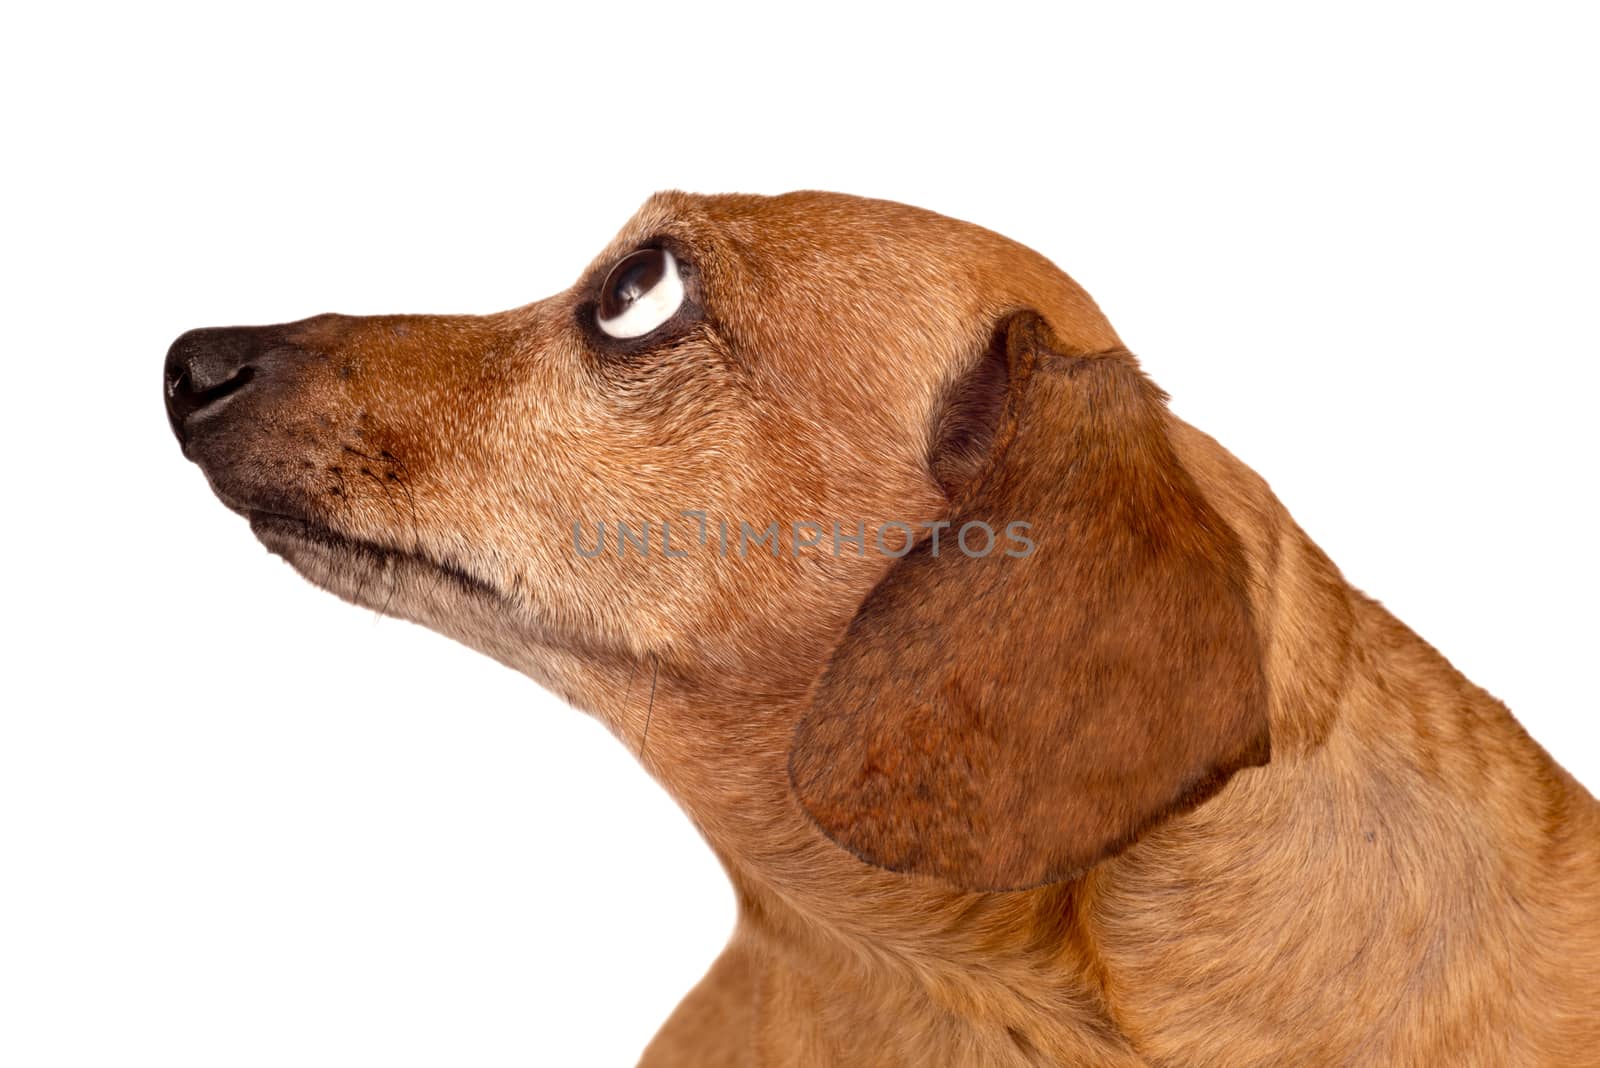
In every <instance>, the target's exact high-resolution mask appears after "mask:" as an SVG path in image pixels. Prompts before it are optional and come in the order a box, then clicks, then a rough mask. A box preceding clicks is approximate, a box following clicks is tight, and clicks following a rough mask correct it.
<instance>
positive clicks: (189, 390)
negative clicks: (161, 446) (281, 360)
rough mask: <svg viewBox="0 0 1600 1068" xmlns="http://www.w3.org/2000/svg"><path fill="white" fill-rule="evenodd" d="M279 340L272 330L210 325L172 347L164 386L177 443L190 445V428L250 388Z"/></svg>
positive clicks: (179, 339) (174, 343)
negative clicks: (228, 399) (243, 390)
mask: <svg viewBox="0 0 1600 1068" xmlns="http://www.w3.org/2000/svg"><path fill="white" fill-rule="evenodd" d="M279 340H280V339H279V338H278V337H277V336H276V335H275V332H274V331H272V330H271V329H270V328H263V327H211V328H207V329H204V330H191V331H189V332H188V333H187V334H184V335H183V336H182V337H180V338H178V340H176V341H174V342H173V343H172V347H171V348H170V349H168V350H167V362H166V369H165V374H164V375H163V378H162V384H163V387H164V389H163V392H164V394H165V397H166V402H167V418H168V420H169V421H170V422H171V423H172V432H173V433H174V434H176V435H177V437H178V443H179V444H180V445H187V444H188V442H189V435H190V431H191V426H192V424H193V423H194V422H195V421H196V420H198V419H199V418H201V417H202V415H203V414H204V413H206V412H207V411H209V410H211V409H213V408H215V407H216V406H217V405H219V404H220V403H221V402H222V401H224V400H225V399H227V398H228V397H231V396H233V395H234V394H235V393H238V392H239V391H240V390H242V389H244V388H245V387H246V386H248V385H249V384H250V382H251V380H252V379H253V378H255V376H256V374H257V373H258V371H259V370H260V366H261V363H262V358H263V356H264V355H265V354H266V353H267V352H269V351H270V350H271V349H272V348H274V347H275V346H276V345H277V344H278V343H279Z"/></svg>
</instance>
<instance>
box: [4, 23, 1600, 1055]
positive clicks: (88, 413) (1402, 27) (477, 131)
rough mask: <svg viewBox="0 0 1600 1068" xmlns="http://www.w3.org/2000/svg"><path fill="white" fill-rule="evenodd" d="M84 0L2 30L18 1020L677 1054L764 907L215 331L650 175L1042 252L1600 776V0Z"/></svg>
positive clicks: (270, 1045)
mask: <svg viewBox="0 0 1600 1068" xmlns="http://www.w3.org/2000/svg"><path fill="white" fill-rule="evenodd" d="M1093 7H1094V10H1092V11H1088V10H1084V11H1075V10H1071V9H1069V8H1065V7H1060V6H1053V7H1052V8H1051V9H1050V11H1051V13H1050V14H1044V13H1041V12H1028V11H1024V10H1021V9H1008V8H1006V7H1005V6H1004V5H1001V4H995V3H985V4H981V5H977V6H976V7H974V8H970V9H969V10H968V11H967V13H966V14H965V15H964V16H963V17H962V18H961V19H960V20H957V19H956V18H955V17H954V16H951V15H945V14H940V13H938V12H937V11H936V10H935V9H934V8H933V7H932V6H928V5H919V6H916V7H909V8H906V9H904V10H902V11H900V12H898V13H887V12H885V13H884V14H876V13H874V11H875V10H876V9H869V7H868V5H865V4H849V5H845V6H839V7H830V6H828V5H821V6H818V5H811V4H808V5H792V6H790V7H787V8H784V9H782V10H781V11H779V10H776V9H774V10H771V11H767V10H765V9H761V8H758V7H757V6H755V5H743V6H730V7H726V8H710V7H706V8H697V7H695V6H694V5H690V4H683V3H672V4H655V5H646V6H643V7H639V8H629V7H628V6H627V5H625V4H621V3H607V4H604V5H594V6H590V5H580V4H562V5H552V6H551V7H550V9H548V10H545V11H537V10H536V7H535V5H531V4H523V5H516V6H514V7H508V8H506V9H504V10H489V9H478V8H475V7H471V6H467V5H451V7H450V9H449V10H448V12H446V10H445V8H443V7H442V6H441V7H440V8H439V9H438V10H426V9H423V8H420V7H418V6H415V5H407V4H386V5H372V6H370V7H360V8H340V7H336V6H329V5H326V4H314V5H313V4H298V3H277V4H272V5H260V6H258V7H256V8H252V9H249V10H248V11H247V10H245V9H242V8H228V7H225V6H223V5H215V4H205V5H198V4H197V5H193V6H181V5H173V4H156V5H151V4H128V5H104V6H100V7H95V6H92V5H91V6H64V5H53V6H50V7H49V9H48V10H49V13H48V14H43V13H42V12H44V11H45V10H46V9H45V7H44V6H42V5H36V6H35V9H34V10H33V11H32V12H30V13H28V14H19V13H18V10H19V9H16V8H13V9H12V13H11V14H8V15H6V16H5V26H4V28H3V29H0V80H3V86H0V88H3V96H0V108H3V109H4V134H3V137H4V140H3V149H4V163H3V170H0V182H3V183H4V185H5V190H4V198H3V201H0V203H3V209H0V210H3V212H4V232H3V238H0V243H3V249H0V255H3V257H4V260H3V269H4V273H5V279H4V282H5V285H4V293H5V315H4V324H3V325H4V334H5V342H4V351H5V354H6V357H7V361H6V366H5V372H6V377H5V388H4V389H3V390H0V396H3V398H4V404H5V405H6V415H5V418H4V421H3V428H4V434H5V438H4V456H5V462H6V467H5V500H6V508H5V522H4V526H3V533H0V536H3V537H4V539H5V542H4V567H5V573H6V612H5V617H4V618H5V626H6V628H7V631H8V635H7V637H6V640H5V643H4V658H5V659H4V689H5V693H4V698H3V700H4V713H3V715H4V719H3V722H0V1063H4V1064H6V1065H10V1066H16V1068H31V1066H35V1065H84V1066H88V1065H94V1066H101V1065H116V1066H123V1065H144V1064H150V1065H162V1066H164V1068H177V1066H191V1065H192V1066H207V1068H212V1066H216V1065H287V1064H294V1065H330V1066H344V1065H385V1066H395V1065H451V1066H456V1065H473V1066H480V1065H511V1064H522V1065H526V1064H538V1065H589V1064H596V1065H612V1064H627V1063H631V1062H632V1059H633V1058H634V1057H635V1056H636V1055H637V1053H638V1051H639V1050H640V1048H642V1046H643V1044H644V1043H645V1041H646V1040H647V1039H648V1037H649V1036H650V1035H651V1033H652V1032H653V1031H654V1028H655V1027H656V1025H657V1024H658V1023H659V1022H660V1021H661V1020H662V1019H663V1018H664V1017H665V1016H666V1015H667V1013H668V1012H669V1011H670V1009H671V1008H672V1006H673V1005H674V1004H675V1002H676V1000H677V999H678V997H679V996H680V995H681V994H682V993H683V992H684V991H686V990H687V989H688V988H689V986H690V985H691V984H692V983H693V982H694V981H695V979H697V978H698V976H699V974H700V973H701V971H702V970H703V968H704V967H705V966H706V965H707V963H709V961H710V960H711V959H712V958H713V956H714V955H715V954H716V953H717V951H718V950H719V949H720V947H721V944H722V942H723V940H724V939H725V938H726V936H727V934H728V932H729V930H730V926H731V923H732V908H733V906H732V897H731V894H730V892H729V891H728V889H727V888H726V886H725V884H724V882H723V879H722V876H721V873H720V870H719V869H718V868H717V866H716V864H715V863H714V862H713V860H712V859H711V857H710V856H709V854H708V853H707V851H706V850H705V848H704V846H703V845H702V843H701V842H700V840H699V838H698V837H697V836H696V834H695V832H694V831H693V829H692V828H691V827H690V826H689V825H688V823H687V821H686V820H685V819H684V818H683V817H682V816H681V815H680V814H679V812H678V811H677V809H676V808H675V807H674V806H673V804H672V802H671V801H670V800H669V799H668V798H667V797H666V796H665V795H664V794H663V793H662V792H661V791H660V790H659V789H658V788H657V787H656V786H655V784H654V783H653V782H652V781H651V780H649V779H648V778H647V776H646V775H645V774H644V773H643V772H641V771H640V770H639V769H638V767H637V766H636V765H635V764H634V763H633V761H632V758H631V757H630V756H629V754H627V753H626V752H625V751H624V750H623V748H622V747H621V746H620V745H617V744H616V743H615V742H614V741H613V740H612V739H611V738H610V737H609V736H608V735H606V734H605V733H604V732H603V731H602V730H601V729H600V728H599V727H597V726H595V725H594V724H592V723H591V722H590V721H588V720H587V719H586V718H584V717H583V716H582V715H580V714H579V713H577V712H575V711H573V710H571V709H568V708H565V707H562V706H561V705H560V704H559V702H557V701H556V700H554V699H553V698H551V697H549V696H548V695H546V694H544V693H543V692H541V691H539V690H538V689H537V688H536V687H535V686H534V685H533V684H532V683H531V682H529V681H527V680H525V679H522V678H521V677H519V676H516V675H513V674H512V673H510V672H508V671H506V670H505V669H503V668H501V667H498V666H496V665H494V664H492V663H491V662H489V661H488V660H486V659H483V658H480V657H477V656H476V655H474V654H472V653H469V652H467V651H466V650H464V649H462V648H459V647H457V646H455V645H453V644H451V643H449V642H448V641H446V640H444V639H442V638H438V637H436V636H434V635H431V634H428V633H425V632H423V631H421V630H418V629H416V628H414V627H411V626H408V625H406V624H402V623H397V622H393V621H377V620H375V619H374V617H373V615H372V613H370V612H362V611H358V610H356V609H353V608H350V607H348V606H346V605H344V604H342V603H340V602H338V601H336V600H335V599H333V598H331V597H329V596H327V595H325V594H321V593H319V592H317V591H315V590H313V589H312V588H311V587H310V586H308V585H307V584H305V583H304V582H302V581H301V580H300V579H298V578H297V577H296V576H295V575H294V574H293V573H292V572H291V571H289V569H288V568H287V567H286V566H285V565H283V564H281V563H280V562H278V561H277V560H276V559H275V558H272V557H269V556H268V555H267V554H266V553H265V552H264V551H263V550H262V549H261V548H260V547H259V546H258V545H257V544H256V543H255V542H254V541H253V539H252V538H251V536H250V534H249V533H248V531H247V530H246V528H245V525H244V523H243V521H241V520H240V519H238V518H236V517H235V516H233V515H231V514H230V513H227V512H225V511H224V510H223V509H222V508H221V506H219V505H218V504H216V503H215V501H214V500H213V499H212V498H211V497H210V495H209V493H208V492H207V490H206V488H205V485H204V482H203V479H202V478H201V476H200V474H199V472H198V471H197V470H196V469H194V468H193V467H192V466H190V465H188V464H186V463H184V462H183V461H182V460H181V459H180V457H179V455H178V450H177V447H176V445H175V444H174V442H173V441H172V439H171V435H170V433H169V432H168V429H167V426H166V422H165V417H164V415H163V412H162V407H161V402H160V397H159V394H158V389H157V381H158V378H159V372H160V364H161V359H162V356H163V354H164V352H165V349H166V347H167V344H168V343H169V342H170V341H171V339H172V338H173V337H174V336H176V335H177V334H178V333H180V332H181V331H183V330H184V329H187V328H189V327H192V326H199V325H208V324H228V323H243V322H274V321H281V320H286V319H295V318H300V317H302V316H305V315H309V314H312V313H316V312H322V311H330V310H339V311H345V312H352V313H372V312H386V311H473V312H477V311H481V312H486V311H491V310H495V309H499V308H502V307H509V306H513V305H517V304H522V303H525V302H527V301H530V300H533V299H535V298H537V297H540V296H543V295H545V294H547V293H550V292H552V291H554V290H557V289H561V288H564V287H565V286H567V285H568V284H570V283H571V281H572V280H573V278H574V277H575V276H576V274H577V272H578V271H579V269H580V268H581V267H582V266H583V265H584V264H585V263H586V262H587V261H588V259H589V257H590V256H591V255H593V254H594V253H595V252H596V251H597V250H598V249H599V248H600V246H601V245H602V243H603V242H605V241H606V240H607V239H608V238H609V237H610V236H611V234H612V233H614V232H615V230H616V229H617V228H618V227H619V226H620V225H621V224H622V222H623V221H624V220H626V218H627V217H628V216H629V215H630V214H631V213H632V211H633V209H634V208H635V207H636V206H637V204H638V203H639V202H640V201H641V200H643V199H644V197H645V196H646V195H647V194H648V193H650V192H651V191H652V190H654V189H657V188H661V187H673V186H676V187H682V188H687V189H691V190H699V191H720V190H746V191H756V192H780V191H783V190H787V189H791V188H804V187H820V188H827V189H838V190H844V191H849V192H856V193H863V194H870V195H874V196H882V197H889V198H892V199H898V200H905V201H909V202H912V203H915V204H920V205H923V206H925V207H930V208H934V209H937V210H940V211H943V212H945V213H947V214H952V215H956V216H960V217H964V218H969V219H972V220H974V221H977V222H981V223H983V224H985V225H988V226H990V227H992V228H994V229H997V230H999V231H1001V232H1002V233H1006V234H1008V235H1010V236H1012V237H1015V238H1017V239H1019V240H1021V241H1023V242H1025V243H1027V244H1030V245H1032V246H1034V247H1036V248H1038V249H1040V250H1041V251H1043V252H1044V253H1045V254H1047V255H1049V256H1051V257H1052V258H1053V259H1055V260H1056V261H1057V262H1058V263H1060V264H1061V265H1062V266H1063V267H1064V268H1066V269H1067V270H1068V271H1070V272H1071V273H1073V274H1074V275H1075V276H1076V277H1077V278H1078V279H1079V281H1081V282H1082V283H1083V284H1084V285H1085V286H1086V287H1087V288H1088V289H1089V290H1090V292H1092V293H1093V294H1094V295H1095V296H1096V297H1097V298H1098V299H1099V300H1100V302H1101V304H1102V305H1103V307H1104V308H1105V309H1106V310H1107V311H1108V313H1109V314H1110V315H1111V317H1112V320H1113V321H1114V322H1115V323H1116V324H1117V325H1118V327H1119V328H1120V330H1121V332H1122V334H1123V336H1124V338H1125V339H1126V340H1127V342H1128V343H1129V345H1130V346H1131V347H1132V348H1133V349H1134V350H1135V351H1136V352H1138V353H1140V354H1141V356H1142V358H1143V360H1144V362H1145V365H1146V367H1147V368H1148V369H1149V370H1150V371H1151V373H1152V374H1153V375H1154V377H1155V378H1156V380H1157V381H1158V382H1160V383H1161V384H1162V385H1164V386H1165V387H1166V388H1167V389H1168V390H1169V391H1170V392H1171V394H1172V395H1173V397H1174V404H1175V406H1176V408H1177V410H1178V411H1179V412H1180V413H1181V414H1182V415H1184V416H1185V417H1186V418H1188V419H1189V420H1191V421H1192V422H1194V423H1196V424H1198V425H1200V426H1201V427H1203V428H1205V429H1207V430H1209V431H1210V432H1212V433H1213V434H1215V435H1216V436H1217V437H1218V438H1219V439H1220V440H1221V441H1222V442H1223V443H1224V444H1225V445H1227V446H1229V447H1230V448H1231V449H1233V450H1234V451H1235V452H1236V453H1237V454H1238V455H1239V456H1241V457H1242V458H1244V459H1245V460H1246V461H1247V462H1248V463H1250V464H1252V465H1253V466H1254V467H1256V468H1257V469H1258V470H1259V471H1261V472H1262V473H1263V474H1264V475H1266V477H1267V478H1268V479H1269V480H1270V481H1271V482H1272V484H1273V486H1274V487H1275V488H1276V490H1277V491H1278V493H1279V495H1280V496H1281V497H1282V498H1283V499H1284V501H1285V502H1286V503H1287V504H1288V505H1289V507H1290V508H1291V510H1292V511H1293V512H1294V513H1295V514H1296V516H1297V517H1298V519H1299V520H1300V522H1301V524H1302V525H1303V526H1304V527H1305V528H1306V529H1307V531H1309V532H1310V534H1311V535H1312V537H1313V538H1315V539H1316V540H1317V541H1318V542H1319V543H1320V544H1321V545H1322V546H1323V547H1324V548H1325V549H1326V550H1327V551H1328V552H1329V554H1330V555H1331V556H1332V557H1333V559H1334V560H1335V561H1336V562H1337V563H1338V564H1340V566H1341V567H1342V568H1343V569H1344V571H1345V573H1346V574H1347V575H1348V577H1349V578H1350V579H1351V580H1352V581H1353V582H1354V583H1356V584H1357V585H1359V586H1361V587H1362V588H1364V589H1366V590H1368V591H1369V592H1371V593H1373V594H1374V595H1376V596H1378V597H1379V598H1381V599H1382V600H1383V601H1384V602H1385V603H1386V604H1387V605H1389V607H1390V608H1392V609H1393V610H1394V611H1395V612H1396V613H1397V614H1398V615H1399V616H1400V617H1401V618H1402V619H1404V620H1405V621H1407V622H1408V623H1410V624H1411V625H1412V626H1413V627H1415V628H1416V629H1417V630H1418V631H1419V632H1420V633H1421V634H1422V635H1424V636H1425V637H1426V638H1428V639H1429V640H1430V641H1432V642H1433V643H1434V644H1435V645H1437V646H1438V647H1439V648H1440V649H1441V650H1442V651H1443V652H1444V653H1445V654H1446V655H1447V656H1449V657H1450V658H1451V659H1452V660H1453V661H1454V662H1455V663H1456V664H1457V665H1458V666H1459V667H1460V668H1462V669H1463V670H1464V671H1465V672H1466V673H1467V674H1468V675H1469V676H1470V677H1471V678H1472V679H1474V680H1475V681H1476V682H1478V683H1479V684H1481V685H1483V686H1485V687H1487V688H1488V689H1489V690H1490V691H1492V692H1493V693H1495V694H1497V695H1499V696H1500V697H1502V698H1504V699H1505V700H1507V701H1508V702H1509V703H1510V705H1511V706H1512V708H1513V709H1514V710H1515V711H1516V712H1517V714H1518V715H1519V716H1520V718H1521V719H1522V721H1523V723H1525V724H1526V725H1527V726H1528V728H1529V729H1530V730H1531V731H1532V733H1533V734H1534V735H1535V737H1537V738H1538V739H1539V740H1540V741H1541V742H1543V743H1544V744H1545V745H1546V747H1547V748H1549V749H1550V750H1551V751H1552V752H1553V753H1554V754H1555V755H1556V756H1557V757H1558V759H1560V760H1561V761H1562V762H1563V763H1564V764H1565V765H1566V766H1567V767H1569V768H1570V769H1572V770H1573V771H1574V772H1575V773H1576V774H1577V775H1578V776H1579V777H1580V778H1582V779H1583V780H1584V781H1586V782H1587V783H1588V784H1589V785H1590V787H1591V788H1594V787H1596V786H1600V728H1597V727H1596V724H1595V713H1596V710H1597V703H1600V702H1597V698H1596V696H1595V691H1594V685H1593V677H1594V676H1593V672H1594V651H1595V648H1596V639H1597V637H1600V628H1597V624H1596V615H1595V605H1596V604H1597V602H1600V576H1597V574H1596V566H1595V554H1594V541H1595V527H1594V516H1593V505H1592V497H1593V492H1594V488H1595V476H1594V465H1595V461H1596V449H1595V445H1594V437H1593V431H1592V424H1593V418H1592V415H1593V410H1594V405H1595V397H1596V391H1597V386H1600V375H1597V372H1596V369H1595V368H1596V358H1597V356H1600V351H1597V350H1600V342H1597V336H1600V335H1597V330H1596V326H1595V317H1594V308H1595V299H1594V294H1595V289H1596V284H1597V282H1600V278H1597V273H1600V272H1597V266H1596V264H1597V254H1596V248H1597V247H1600V226H1597V218H1596V207H1595V204H1596V195H1595V191H1596V190H1597V189H1600V169H1597V166H1596V160H1595V155H1594V153H1595V144H1596V138H1595V130H1596V128H1597V121H1596V114H1595V112H1596V99H1597V88H1600V85H1597V77H1596V73H1595V70H1596V64H1595V63H1594V53H1595V45H1596V41H1595V34H1594V33H1593V32H1592V29H1591V27H1590V26H1589V25H1588V24H1587V13H1586V12H1585V11H1584V8H1585V7H1586V5H1580V4H1572V5H1568V6H1565V7H1560V6H1542V5H1530V4H1520V3H1519V4H1504V5H1501V6H1499V7H1498V8H1489V7H1486V6H1481V5H1471V4H1460V3H1450V4H1437V5H1431V6H1430V5H1396V4H1383V5H1373V6H1366V5H1360V4H1341V5H1320V6H1318V7H1316V8H1312V7H1311V6H1309V5H1285V4H1276V5H1262V6H1261V7H1258V8H1250V9H1246V8H1239V7H1233V8H1227V7H1217V6H1215V5H1174V6H1172V7H1169V8H1165V9H1162V8H1159V7H1151V6H1147V5H1137V6H1135V5H1115V12H1114V13H1111V12H1108V10H1107V9H1110V8H1112V7H1113V5H1106V4H1099V5H1093Z"/></svg>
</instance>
